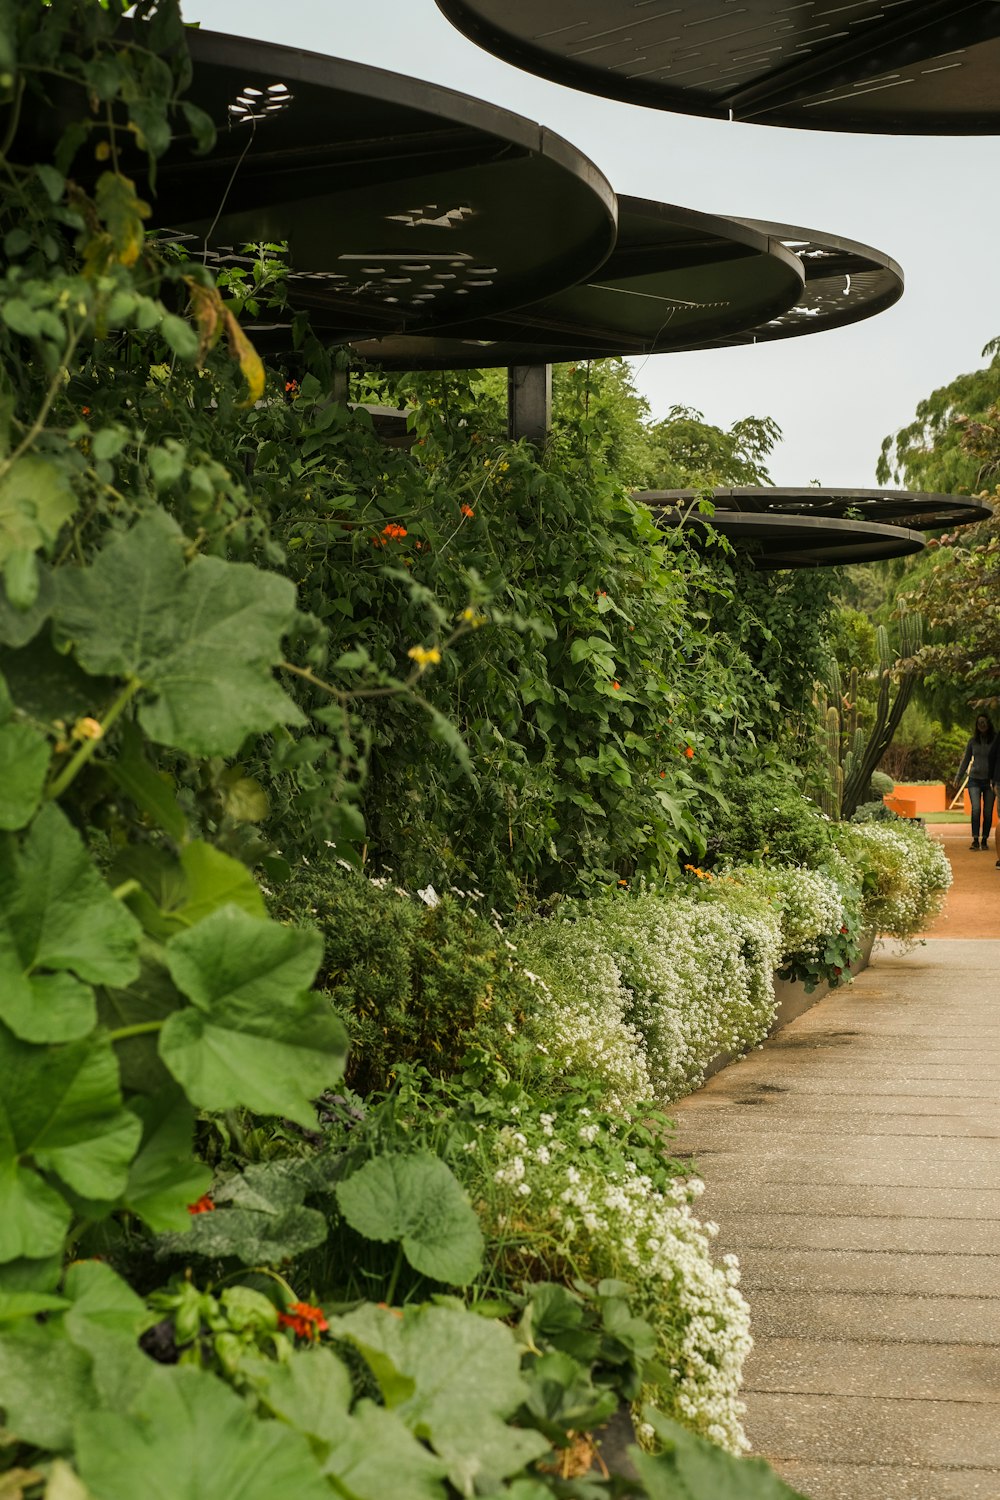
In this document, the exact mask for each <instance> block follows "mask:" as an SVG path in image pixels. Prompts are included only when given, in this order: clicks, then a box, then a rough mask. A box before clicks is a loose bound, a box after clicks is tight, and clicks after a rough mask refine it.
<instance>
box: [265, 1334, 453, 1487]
mask: <svg viewBox="0 0 1000 1500" xmlns="http://www.w3.org/2000/svg"><path fill="white" fill-rule="evenodd" d="M243 1373H244V1374H247V1375H249V1377H250V1379H251V1381H252V1383H253V1385H254V1388H255V1390H256V1391H257V1393H258V1395H259V1397H260V1399H261V1401H262V1402H263V1404H264V1406H266V1407H267V1409H268V1410H269V1411H272V1412H273V1413H274V1415H275V1416H276V1417H280V1418H281V1420H282V1421H283V1422H287V1423H288V1425H289V1426H290V1427H295V1428H296V1429H297V1430H298V1431H299V1432H304V1433H306V1434H307V1436H309V1437H311V1438H313V1439H315V1440H316V1442H317V1443H321V1444H322V1445H323V1448H324V1451H325V1453H326V1457H325V1460H324V1464H323V1469H324V1473H326V1474H328V1475H330V1476H331V1477H332V1478H333V1479H334V1480H335V1481H336V1484H337V1493H338V1494H343V1495H345V1496H349V1497H350V1500H386V1497H387V1496H389V1495H399V1496H402V1495H405V1496H406V1497H407V1500H442V1497H443V1496H444V1494H445V1490H444V1488H443V1486H442V1483H441V1481H442V1480H443V1479H444V1478H445V1475H446V1474H447V1469H446V1467H445V1465H444V1464H443V1463H442V1462H441V1461H440V1459H437V1458H435V1457H434V1455H433V1454H431V1453H428V1451H427V1449H426V1448H425V1447H424V1446H423V1444H422V1443H420V1442H419V1441H418V1440H417V1438H415V1437H414V1436H413V1434H412V1433H411V1432H410V1431H409V1429H408V1428H407V1427H406V1425H405V1424H404V1423H403V1421H402V1420H401V1419H400V1417H399V1416H397V1414H396V1413H395V1412H394V1411H387V1410H386V1409H385V1408H384V1407H381V1406H376V1405H375V1404H374V1403H373V1402H371V1401H361V1402H359V1403H358V1405H357V1407H356V1408H355V1410H354V1412H353V1413H352V1414H351V1415H348V1412H349V1410H350V1406H351V1397H352V1387H351V1377H350V1374H349V1373H348V1371H347V1368H346V1367H345V1366H344V1365H343V1364H342V1363H341V1362H340V1360H339V1359H337V1358H336V1357H335V1355H333V1354H332V1353H331V1352H330V1351H329V1350H328V1349H319V1348H317V1349H301V1350H296V1351H295V1352H294V1353H293V1354H292V1355H291V1357H290V1358H289V1359H287V1360H285V1361H284V1362H283V1363H282V1364H280V1365H278V1364H274V1363H273V1362H272V1361H269V1360H267V1361H266V1360H260V1361H258V1362H256V1363H255V1364H254V1365H253V1367H249V1368H245V1369H244V1371H243Z"/></svg>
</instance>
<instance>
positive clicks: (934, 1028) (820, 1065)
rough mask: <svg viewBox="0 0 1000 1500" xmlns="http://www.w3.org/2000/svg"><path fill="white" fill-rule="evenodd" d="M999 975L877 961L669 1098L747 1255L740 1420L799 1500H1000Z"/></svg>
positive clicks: (952, 944)
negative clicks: (684, 1093) (732, 1061)
mask: <svg viewBox="0 0 1000 1500" xmlns="http://www.w3.org/2000/svg"><path fill="white" fill-rule="evenodd" d="M970 858H971V856H970ZM997 896H998V897H1000V881H998V884H997ZM998 925H1000V901H998ZM998 976H1000V940H998V939H990V940H987V941H979V942H977V941H973V940H966V939H961V940H958V939H956V940H934V941H932V942H930V943H928V944H926V945H925V946H924V947H922V948H919V949H917V950H915V951H913V952H912V953H909V954H907V955H906V956H901V955H900V954H898V953H896V952H887V953H884V954H881V955H880V954H877V955H876V959H875V964H874V966H873V967H871V968H869V969H868V970H867V971H866V972H865V973H863V974H862V975H860V976H859V978H858V979H857V980H856V981H855V983H854V984H853V985H852V986H850V987H849V988H846V989H842V990H838V991H834V992H833V993H831V994H830V995H828V996H827V997H825V998H824V999H823V1000H822V1001H820V1002H819V1004H817V1005H816V1006H814V1007H813V1008H812V1009H811V1010H810V1011H808V1012H806V1014H804V1015H803V1016H801V1017H800V1018H799V1019H798V1020H797V1021H795V1022H793V1023H792V1024H791V1025H790V1026H788V1027H787V1028H786V1029H785V1030H784V1031H783V1032H782V1033H781V1034H780V1036H779V1037H778V1038H777V1039H775V1041H774V1042H772V1043H771V1044H769V1045H768V1046H767V1047H765V1048H764V1049H762V1050H759V1051H755V1052H754V1053H752V1054H751V1055H750V1056H749V1057H748V1058H746V1059H745V1060H744V1061H742V1062H740V1063H738V1064H736V1065H734V1066H733V1067H731V1068H728V1069H725V1070H724V1071H723V1072H721V1073H719V1074H717V1075H716V1076H715V1077H714V1078H713V1079H711V1080H710V1081H709V1083H708V1084H707V1085H706V1086H705V1087H704V1088H703V1089H701V1090H699V1092H698V1093H697V1094H695V1095H692V1096H691V1097H690V1098H689V1099H686V1100H683V1101H681V1102H680V1103H679V1104H677V1105H675V1106H673V1108H672V1111H671V1112H672V1113H674V1114H675V1115H676V1117H677V1120H678V1134H677V1139H676V1144H675V1149H676V1151H677V1152H678V1154H682V1155H688V1154H690V1155H691V1156H692V1157H693V1158H694V1160H695V1162H696V1164H697V1169H698V1171H699V1174H700V1175H701V1176H702V1177H703V1178H704V1180H705V1181H706V1182H707V1184H708V1188H707V1191H706V1193H705V1195H704V1197H703V1198H702V1199H701V1200H700V1203H699V1213H700V1214H701V1216H702V1217H703V1218H706V1219H714V1220H716V1221H717V1222H718V1224H719V1226H720V1232H719V1238H718V1245H719V1249H720V1250H725V1251H729V1250H734V1251H735V1252H736V1253H737V1254H738V1255H739V1257H740V1260H741V1264H742V1270H743V1283H742V1284H743V1289H744V1291H745V1293H746V1295H747V1296H748V1298H749V1301H750V1306H751V1315H752V1327H753V1333H754V1338H755V1341H756V1347H755V1350H754V1352H753V1354H752V1356H751V1358H750V1360H749V1361H748V1364H747V1369H746V1387H745V1392H744V1395H745V1399H746V1401H747V1408H748V1411H747V1430H748V1433H749V1435H750V1438H751V1440H752V1442H753V1444H754V1446H755V1448H756V1449H757V1451H759V1452H762V1453H763V1454H764V1455H765V1456H766V1457H767V1458H768V1459H769V1460H771V1461H772V1462H773V1463H774V1464H775V1467H776V1468H777V1469H778V1472H779V1473H781V1474H782V1475H783V1476H784V1477H785V1479H786V1480H787V1481H788V1482H789V1483H790V1484H792V1485H793V1486H794V1487H795V1488H797V1489H798V1490H799V1491H800V1493H802V1494H803V1495H806V1496H809V1497H810V1500H1000V1004H998V1000H1000V980H998Z"/></svg>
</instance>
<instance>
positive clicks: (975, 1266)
mask: <svg viewBox="0 0 1000 1500" xmlns="http://www.w3.org/2000/svg"><path fill="white" fill-rule="evenodd" d="M740 1265H741V1266H742V1268H743V1281H742V1285H743V1289H744V1291H745V1292H747V1293H751V1292H754V1291H757V1290H761V1291H771V1292H781V1291H785V1292H790V1291H796V1292H802V1291H812V1292H860V1293H862V1294H864V1295H866V1296H870V1295H871V1294H872V1293H873V1292H891V1293H893V1294H894V1295H903V1296H905V1295H908V1294H909V1295H912V1296H918V1297H992V1296H994V1294H995V1293H996V1292H997V1290H998V1288H1000V1255H955V1254H949V1253H945V1254H941V1255H927V1254H920V1253H913V1252H912V1251H911V1252H907V1251H900V1250H898V1249H893V1250H841V1249H837V1250H791V1249H788V1248H787V1247H783V1248H781V1249H764V1250H752V1249H750V1248H747V1249H744V1250H743V1251H742V1253H741V1254H740ZM751 1300H752V1299H751ZM998 1394H1000V1393H998Z"/></svg>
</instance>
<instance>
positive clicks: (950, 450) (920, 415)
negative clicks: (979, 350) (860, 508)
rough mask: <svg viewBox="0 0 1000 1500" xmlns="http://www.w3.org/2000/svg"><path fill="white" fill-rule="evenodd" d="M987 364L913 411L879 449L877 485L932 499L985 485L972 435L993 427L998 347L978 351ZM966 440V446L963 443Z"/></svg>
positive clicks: (999, 390) (999, 391)
mask: <svg viewBox="0 0 1000 1500" xmlns="http://www.w3.org/2000/svg"><path fill="white" fill-rule="evenodd" d="M983 356H984V357H986V356H991V358H990V363H989V364H988V365H987V366H986V367H985V368H984V369H981V370H973V371H972V372H971V374H968V375H958V376H956V377H955V379H954V380H952V381H950V382H949V384H948V385H943V386H940V387H939V388H938V390H936V391H933V392H932V393H931V395H929V396H928V397H926V399H925V400H923V401H921V402H920V403H919V405H918V406H917V414H916V417H915V418H914V420H913V421H912V422H911V423H910V424H909V425H908V426H907V427H902V428H900V430H899V432H897V433H896V434H895V435H894V436H890V437H887V438H886V439H885V440H884V442H883V444H882V454H881V457H880V458H879V461H878V467H877V469H876V477H877V479H878V482H879V484H888V483H890V482H892V483H894V484H902V485H906V486H907V487H908V488H909V489H914V490H929V491H931V492H932V493H937V494H945V495H951V494H974V493H976V492H977V491H978V490H979V489H981V488H982V486H983V484H984V483H987V482H989V480H988V472H989V461H988V460H986V461H985V462H984V457H983V455H982V454H981V453H980V452H979V451H978V447H977V440H978V438H979V436H980V434H979V432H978V429H979V428H980V426H982V425H984V424H985V425H986V426H987V427H988V428H989V427H992V430H993V432H994V434H995V430H996V423H997V410H996V403H997V402H998V401H1000V346H998V343H997V341H996V340H993V341H991V342H990V343H988V344H987V345H986V347H985V348H984V350H983ZM970 436H971V439H972V440H971V442H970V441H969V438H970Z"/></svg>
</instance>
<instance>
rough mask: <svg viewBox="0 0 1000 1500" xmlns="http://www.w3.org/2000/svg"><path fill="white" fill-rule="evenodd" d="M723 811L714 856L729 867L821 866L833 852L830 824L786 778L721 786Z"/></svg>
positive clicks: (766, 776)
mask: <svg viewBox="0 0 1000 1500" xmlns="http://www.w3.org/2000/svg"><path fill="white" fill-rule="evenodd" d="M724 790H725V795H726V810H725V812H724V813H723V814H722V819H721V821H722V823H723V829H722V832H721V834H719V835H717V836H716V837H715V839H714V840H712V841H710V847H711V849H712V852H713V853H714V854H715V855H716V856H717V857H720V858H723V859H725V860H726V861H727V862H731V863H733V864H744V863H756V862H759V861H761V860H762V859H765V858H766V860H767V862H768V863H769V864H789V865H808V866H810V867H812V868H816V867H817V866H819V865H821V864H822V863H823V861H824V859H825V858H826V856H827V853H828V851H829V849H830V847H831V839H830V822H829V819H827V818H826V817H825V815H824V814H823V813H822V812H821V811H820V810H819V808H818V807H817V806H816V804H815V803H814V802H811V801H810V800H809V799H808V798H807V797H805V796H803V794H802V792H801V791H800V789H799V788H798V787H797V786H796V785H795V783H794V782H792V781H790V780H789V773H788V771H787V770H785V771H784V772H781V773H779V772H777V771H765V772H760V773H758V774H757V775H750V776H743V777H740V778H739V779H738V780H733V781H731V782H728V783H727V784H726V786H725V789H724Z"/></svg>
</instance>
